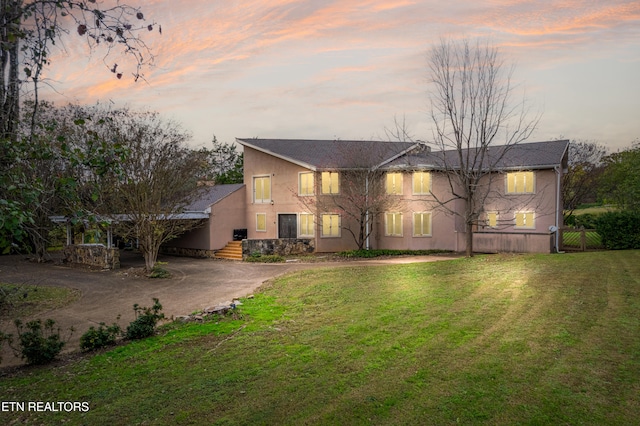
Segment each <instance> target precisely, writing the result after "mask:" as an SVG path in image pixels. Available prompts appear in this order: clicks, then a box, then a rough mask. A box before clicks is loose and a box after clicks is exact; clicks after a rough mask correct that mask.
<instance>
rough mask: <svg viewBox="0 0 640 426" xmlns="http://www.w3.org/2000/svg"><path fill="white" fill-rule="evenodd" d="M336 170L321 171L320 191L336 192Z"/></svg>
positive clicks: (324, 192)
mask: <svg viewBox="0 0 640 426" xmlns="http://www.w3.org/2000/svg"><path fill="white" fill-rule="evenodd" d="M338 189H339V188H338V172H322V193H323V194H338V192H339V191H338Z"/></svg>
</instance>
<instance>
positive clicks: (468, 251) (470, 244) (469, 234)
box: [465, 222, 473, 257]
mask: <svg viewBox="0 0 640 426" xmlns="http://www.w3.org/2000/svg"><path fill="white" fill-rule="evenodd" d="M465 228H466V233H467V236H466V239H467V247H466V249H465V256H467V257H473V223H472V222H467V223H466V224H465Z"/></svg>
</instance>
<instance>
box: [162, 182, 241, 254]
mask: <svg viewBox="0 0 640 426" xmlns="http://www.w3.org/2000/svg"><path fill="white" fill-rule="evenodd" d="M245 189H246V187H245V188H242V189H239V190H238V191H235V192H234V193H232V194H230V195H228V196H227V197H225V198H224V199H222V200H220V201H219V202H218V203H216V204H214V205H213V206H212V207H211V214H210V215H209V219H207V220H206V221H205V222H204V223H203V225H202V226H201V227H199V228H196V229H193V230H191V231H189V232H187V233H185V234H183V235H182V236H180V237H178V238H176V239H174V240H171V241H169V242H168V243H167V244H166V246H167V247H180V248H186V249H197V250H220V249H221V248H223V247H224V246H225V245H226V244H227V243H228V242H229V241H231V240H232V239H233V230H234V229H244V228H246V227H247V226H246V222H245V219H246V218H245V207H244V201H245Z"/></svg>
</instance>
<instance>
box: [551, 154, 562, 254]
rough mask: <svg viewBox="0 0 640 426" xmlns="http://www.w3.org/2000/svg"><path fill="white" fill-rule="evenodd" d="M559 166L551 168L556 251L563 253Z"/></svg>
mask: <svg viewBox="0 0 640 426" xmlns="http://www.w3.org/2000/svg"><path fill="white" fill-rule="evenodd" d="M560 167H561V166H555V167H554V168H553V170H554V171H555V172H556V181H557V183H556V253H564V252H561V251H560V214H562V210H561V209H562V206H561V203H560V195H561V194H560V183H561V180H560Z"/></svg>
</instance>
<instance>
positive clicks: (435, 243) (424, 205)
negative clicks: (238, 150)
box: [244, 146, 567, 253]
mask: <svg viewBox="0 0 640 426" xmlns="http://www.w3.org/2000/svg"><path fill="white" fill-rule="evenodd" d="M244 153H245V154H244V155H245V184H246V193H245V203H246V214H245V220H246V223H247V224H248V226H247V228H248V238H249V239H276V238H278V237H279V236H278V215H279V214H284V213H296V214H300V213H312V214H314V215H315V235H314V236H313V238H314V239H315V250H316V251H317V252H336V251H342V250H350V249H355V248H356V247H357V245H356V243H355V239H354V237H353V236H352V235H351V233H349V232H348V231H347V230H346V229H344V228H345V227H347V225H349V222H347V221H349V218H348V217H347V215H345V214H344V212H342V214H341V212H339V211H337V210H334V211H326V212H324V211H322V212H321V211H310V209H311V207H310V206H309V204H307V205H305V203H302V202H301V200H300V198H299V197H298V176H299V173H301V172H308V171H310V170H311V169H310V168H305V167H303V166H301V165H299V164H295V162H290V161H287V160H286V159H283V158H279V157H278V156H276V155H270V154H268V153H264V152H261V151H259V150H256V149H253V148H251V147H249V146H245V150H244ZM558 161H559V162H560V164H558V165H557V166H556V167H554V166H545V167H537V168H533V169H532V170H531V169H527V167H526V166H523V167H522V170H523V171H533V173H534V175H535V185H534V192H533V193H531V194H507V193H506V192H507V184H506V172H497V173H494V174H492V175H491V177H485V178H484V180H483V181H482V182H481V183H480V185H490V189H491V196H489V197H487V199H486V200H485V203H484V212H485V213H486V212H491V211H495V212H499V219H498V225H497V226H495V227H489V226H487V224H486V222H485V216H484V213H483V216H481V217H480V219H479V221H478V224H477V226H475V227H474V236H473V242H474V250H475V251H479V252H501V251H504V252H545V253H548V252H550V251H552V250H553V249H554V248H555V234H553V233H552V232H551V231H550V227H552V226H560V225H562V209H561V206H562V202H561V199H560V198H559V195H558V191H559V190H560V189H561V188H560V182H561V177H562V172H563V169H564V168H565V167H566V164H567V153H566V150H565V152H564V157H563V158H562V159H560V158H559V159H558ZM310 167H311V166H310ZM401 169H402V166H401V165H400V163H398V164H397V165H396V166H394V167H391V168H390V170H389V172H390V173H401V174H402V191H401V193H399V194H398V195H390V196H391V197H397V201H398V202H397V203H394V206H393V207H390V208H389V209H390V211H389V212H387V213H394V212H400V213H402V235H401V236H397V235H394V236H391V235H385V212H381V213H380V214H377V215H376V217H375V220H374V224H373V232H372V234H371V236H370V238H369V247H370V248H380V249H410V250H418V249H441V250H452V251H464V250H465V249H466V227H465V223H464V220H463V219H462V218H461V217H460V216H459V215H456V214H454V213H453V212H457V213H462V212H463V211H464V202H463V201H462V200H453V201H451V202H450V203H449V204H447V208H446V209H445V208H443V207H442V206H440V205H439V204H438V202H437V201H436V197H437V198H438V199H440V200H447V199H450V198H451V188H450V183H449V180H448V178H447V176H446V175H445V174H444V172H442V171H437V170H431V171H430V172H431V190H432V193H433V194H435V197H434V195H433V194H414V193H413V171H406V170H404V171H403V170H401ZM416 170H420V171H425V170H424V169H420V168H418V167H417V168H416ZM426 171H429V170H426ZM255 176H270V177H271V203H254V202H253V188H252V185H253V177H255ZM319 190H320V175H319V173H316V174H315V194H314V196H312V197H317V196H318V192H319ZM451 210H453V212H452V211H451ZM417 212H424V213H431V234H430V235H423V236H422V235H421V236H414V235H413V214H414V213H417ZM257 213H264V214H265V215H266V218H267V229H266V232H256V230H255V217H256V214H257ZM322 213H335V214H340V215H341V220H342V221H343V226H342V228H343V229H342V230H341V235H340V237H323V236H322V232H321V225H320V224H321V219H320V217H321V216H320V215H321V214H322ZM525 213H526V214H525ZM517 214H520V215H521V216H520V219H519V222H523V220H524V219H523V217H525V216H526V220H527V223H526V226H520V227H518V226H516V215H517ZM532 219H535V223H531V220H532ZM521 224H522V223H521ZM350 225H351V228H352V229H354V230H355V229H357V226H356V225H357V224H356V223H355V221H352V222H351V223H350ZM396 232H397V229H396V230H395V232H394V233H396Z"/></svg>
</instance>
